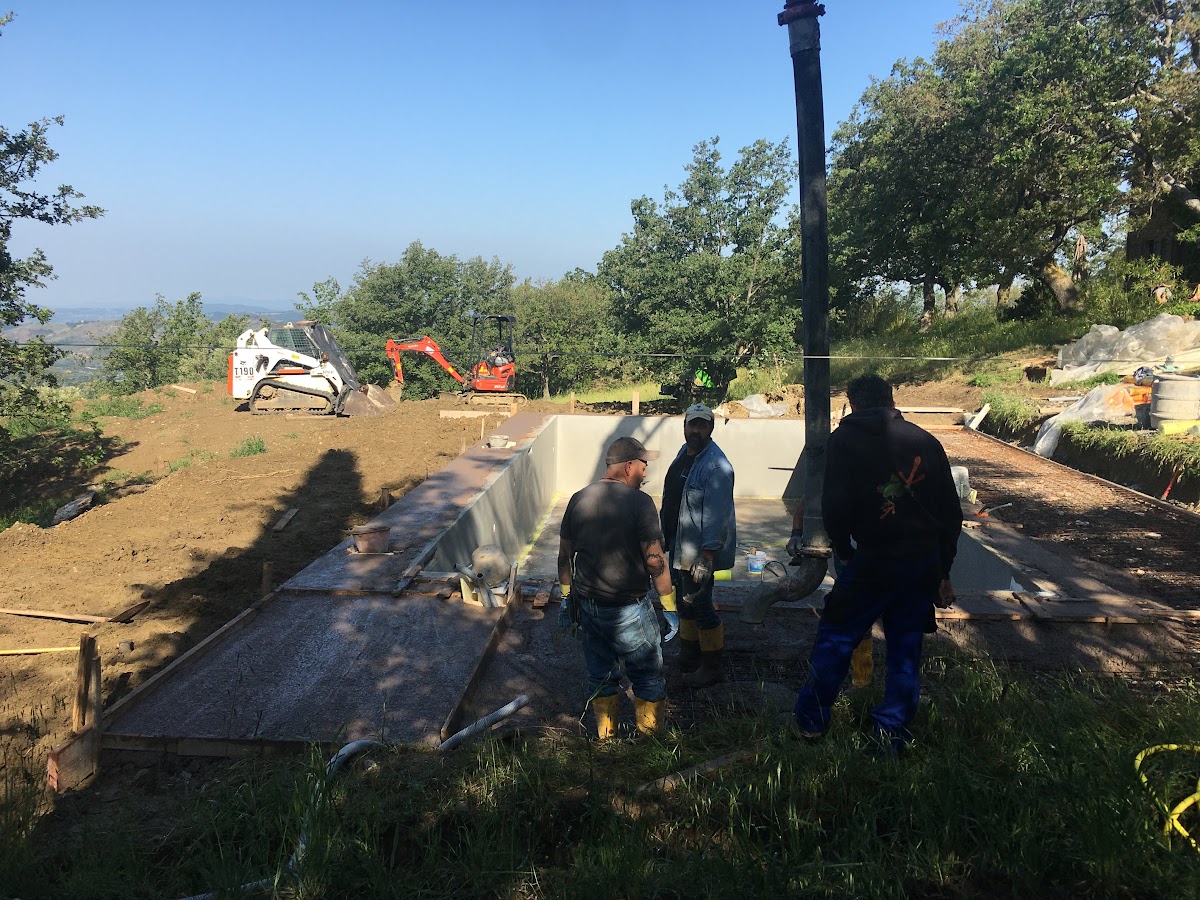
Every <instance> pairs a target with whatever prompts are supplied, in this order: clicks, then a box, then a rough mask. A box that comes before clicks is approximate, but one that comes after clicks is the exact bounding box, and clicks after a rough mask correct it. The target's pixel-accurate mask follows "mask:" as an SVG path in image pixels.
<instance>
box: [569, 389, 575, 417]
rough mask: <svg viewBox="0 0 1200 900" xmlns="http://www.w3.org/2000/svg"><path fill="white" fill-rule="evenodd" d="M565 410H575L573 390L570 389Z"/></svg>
mask: <svg viewBox="0 0 1200 900" xmlns="http://www.w3.org/2000/svg"><path fill="white" fill-rule="evenodd" d="M567 412H575V392H574V391H571V401H570V403H568V404H567Z"/></svg>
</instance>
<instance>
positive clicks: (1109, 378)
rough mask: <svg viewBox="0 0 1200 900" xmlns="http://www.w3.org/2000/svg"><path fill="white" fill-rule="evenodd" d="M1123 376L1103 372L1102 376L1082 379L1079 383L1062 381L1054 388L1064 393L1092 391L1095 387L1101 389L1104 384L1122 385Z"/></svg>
mask: <svg viewBox="0 0 1200 900" xmlns="http://www.w3.org/2000/svg"><path fill="white" fill-rule="evenodd" d="M1120 383H1121V376H1120V375H1118V374H1117V373H1116V372H1103V373H1101V374H1100V375H1093V376H1092V377H1091V378H1081V379H1080V380H1079V381H1060V382H1059V383H1058V384H1056V385H1055V386H1054V388H1055V390H1064V391H1090V390H1091V389H1092V388H1094V387H1099V386H1100V385H1102V384H1120Z"/></svg>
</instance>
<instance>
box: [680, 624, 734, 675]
mask: <svg viewBox="0 0 1200 900" xmlns="http://www.w3.org/2000/svg"><path fill="white" fill-rule="evenodd" d="M724 649H725V626H723V625H718V626H717V627H716V628H702V629H701V630H700V666H699V667H698V668H697V669H696V670H695V671H694V672H689V673H688V674H686V675H684V676H683V686H684V687H688V688H706V687H711V686H712V685H714V684H719V683H720V682H722V681H724V680H725V673H724V672H722V671H721V655H722V653H723V651H724Z"/></svg>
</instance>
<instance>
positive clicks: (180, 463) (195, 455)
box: [167, 449, 217, 473]
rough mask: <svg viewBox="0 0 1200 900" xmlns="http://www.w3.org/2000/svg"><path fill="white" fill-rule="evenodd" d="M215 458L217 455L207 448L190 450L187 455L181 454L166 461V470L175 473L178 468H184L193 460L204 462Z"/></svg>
mask: <svg viewBox="0 0 1200 900" xmlns="http://www.w3.org/2000/svg"><path fill="white" fill-rule="evenodd" d="M216 458H217V455H216V454H215V453H211V452H209V451H208V450H199V449H197V450H192V451H191V452H190V453H188V455H187V456H182V457H180V458H179V459H174V460H171V461H170V462H169V463H167V471H168V472H171V473H175V472H178V471H179V470H180V469H186V468H187V467H188V466H190V465H191V464H192V463H193V462H205V461H207V460H210V459H216Z"/></svg>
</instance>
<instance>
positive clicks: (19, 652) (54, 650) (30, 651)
mask: <svg viewBox="0 0 1200 900" xmlns="http://www.w3.org/2000/svg"><path fill="white" fill-rule="evenodd" d="M78 649H79V648H78V647H26V648H25V649H24V650H0V656H32V655H34V654H36V653H69V652H70V651H72V650H78Z"/></svg>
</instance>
